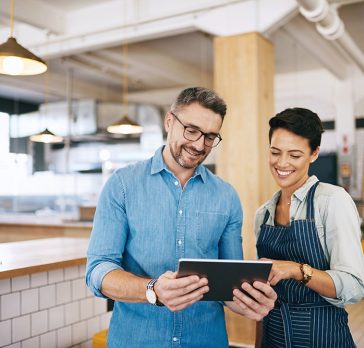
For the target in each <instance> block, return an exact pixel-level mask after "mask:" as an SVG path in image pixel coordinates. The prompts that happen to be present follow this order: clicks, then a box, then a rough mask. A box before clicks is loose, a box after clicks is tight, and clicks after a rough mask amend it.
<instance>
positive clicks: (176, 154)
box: [169, 144, 207, 169]
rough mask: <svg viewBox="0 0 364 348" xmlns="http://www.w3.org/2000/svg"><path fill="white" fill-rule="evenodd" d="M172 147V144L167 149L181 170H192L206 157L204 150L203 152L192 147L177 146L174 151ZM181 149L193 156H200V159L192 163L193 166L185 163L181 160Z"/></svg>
mask: <svg viewBox="0 0 364 348" xmlns="http://www.w3.org/2000/svg"><path fill="white" fill-rule="evenodd" d="M172 145H173V144H170V145H169V149H170V152H171V154H172V157H173V158H174V160H175V161H176V162H177V163H178V164H179V165H180V166H181V167H183V168H186V169H194V168H196V167H197V166H198V165H199V164H201V163H202V162H203V161H204V160H205V159H206V157H207V154H206V151H205V150H203V151H197V150H196V149H195V148H193V147H192V146H190V147H187V146H179V147H178V148H177V149H176V150H175V149H174V148H173V146H172ZM183 149H184V150H185V151H186V152H190V153H193V154H198V155H200V156H201V157H200V159H199V160H198V161H197V162H193V164H192V163H191V164H189V163H187V161H185V160H184V158H183V154H182V151H183Z"/></svg>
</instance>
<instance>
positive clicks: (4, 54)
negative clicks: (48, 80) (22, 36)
mask: <svg viewBox="0 0 364 348" xmlns="http://www.w3.org/2000/svg"><path fill="white" fill-rule="evenodd" d="M13 31H14V0H11V2H10V37H9V38H8V40H7V41H6V42H5V43H3V44H1V45H0V74H4V75H12V76H18V75H38V74H41V73H44V72H45V71H46V70H47V64H46V63H45V62H44V61H43V60H42V59H40V58H39V57H37V56H36V55H35V54H33V53H32V52H30V51H28V50H27V49H26V48H24V47H23V46H21V45H19V43H18V42H17V41H16V39H15V38H14V37H13Z"/></svg>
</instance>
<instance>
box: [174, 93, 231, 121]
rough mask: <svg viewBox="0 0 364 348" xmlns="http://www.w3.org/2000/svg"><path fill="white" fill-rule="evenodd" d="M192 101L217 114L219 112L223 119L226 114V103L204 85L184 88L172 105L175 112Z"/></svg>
mask: <svg viewBox="0 0 364 348" xmlns="http://www.w3.org/2000/svg"><path fill="white" fill-rule="evenodd" d="M192 103H198V104H199V105H201V106H202V107H204V108H206V109H210V110H212V111H213V112H215V113H216V114H219V115H220V116H221V118H222V119H224V117H225V115H226V103H225V101H224V100H223V99H222V98H221V97H219V96H218V95H217V93H216V92H214V91H213V90H211V89H208V88H204V87H190V88H186V89H184V90H183V91H182V92H181V93H180V94H179V95H178V96H177V98H176V100H175V102H174V103H173V104H172V106H171V110H172V111H173V112H177V111H178V110H179V109H181V108H183V107H184V106H186V105H190V104H192Z"/></svg>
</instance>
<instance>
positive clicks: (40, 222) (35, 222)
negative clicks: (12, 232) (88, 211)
mask: <svg viewBox="0 0 364 348" xmlns="http://www.w3.org/2000/svg"><path fill="white" fill-rule="evenodd" d="M0 224H1V225H12V226H14V225H17V226H23V225H28V226H51V227H57V226H60V227H72V228H85V227H86V228H90V229H91V228H92V222H91V221H78V220H71V219H70V218H68V219H67V218H66V217H62V216H60V215H59V216H58V215H49V216H37V215H35V214H0Z"/></svg>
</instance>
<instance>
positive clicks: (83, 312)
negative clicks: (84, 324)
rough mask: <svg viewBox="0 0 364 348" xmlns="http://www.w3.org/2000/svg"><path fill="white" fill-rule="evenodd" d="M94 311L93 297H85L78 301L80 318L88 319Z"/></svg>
mask: <svg viewBox="0 0 364 348" xmlns="http://www.w3.org/2000/svg"><path fill="white" fill-rule="evenodd" d="M93 313H94V299H93V298H86V299H84V300H82V301H80V319H81V320H84V319H88V318H91V317H92V316H93Z"/></svg>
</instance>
